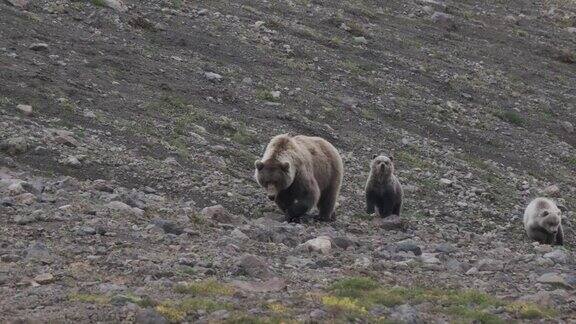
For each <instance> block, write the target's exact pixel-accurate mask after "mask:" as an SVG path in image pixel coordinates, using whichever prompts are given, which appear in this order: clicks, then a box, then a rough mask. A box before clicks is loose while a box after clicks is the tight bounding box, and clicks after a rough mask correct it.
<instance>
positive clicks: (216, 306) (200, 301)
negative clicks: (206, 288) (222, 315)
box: [154, 298, 231, 322]
mask: <svg viewBox="0 0 576 324" xmlns="http://www.w3.org/2000/svg"><path fill="white" fill-rule="evenodd" d="M230 308H231V306H230V305H229V304H226V303H220V302H217V301H214V300H211V299H206V298H186V299H183V300H180V301H178V302H175V301H164V302H162V303H160V304H158V305H157V306H156V307H155V308H154V309H155V310H156V312H158V314H160V315H162V316H164V317H166V319H168V320H169V321H171V322H181V321H183V320H184V319H185V318H186V316H188V315H191V314H193V313H195V312H197V311H199V310H202V311H205V312H209V313H211V312H214V311H217V310H221V309H230Z"/></svg>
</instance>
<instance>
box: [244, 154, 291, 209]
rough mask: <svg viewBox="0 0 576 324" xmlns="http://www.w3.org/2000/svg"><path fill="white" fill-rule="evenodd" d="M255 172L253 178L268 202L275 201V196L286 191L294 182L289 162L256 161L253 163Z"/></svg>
mask: <svg viewBox="0 0 576 324" xmlns="http://www.w3.org/2000/svg"><path fill="white" fill-rule="evenodd" d="M254 166H255V167H256V172H255V174H254V177H255V178H256V181H257V182H258V184H259V185H260V186H262V188H264V189H266V194H267V195H268V198H269V199H270V200H274V199H276V195H278V193H279V192H280V191H282V190H285V189H287V188H288V187H290V186H291V185H292V182H293V181H294V174H295V172H294V168H293V166H292V165H291V164H290V162H286V161H276V160H272V159H270V160H266V161H261V160H257V161H256V162H254Z"/></svg>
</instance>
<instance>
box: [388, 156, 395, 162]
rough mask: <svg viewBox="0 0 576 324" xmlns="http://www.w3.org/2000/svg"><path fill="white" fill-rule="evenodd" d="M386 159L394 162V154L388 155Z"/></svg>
mask: <svg viewBox="0 0 576 324" xmlns="http://www.w3.org/2000/svg"><path fill="white" fill-rule="evenodd" d="M388 158H389V159H390V161H392V162H394V154H390V156H389V157H388Z"/></svg>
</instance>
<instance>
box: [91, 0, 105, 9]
mask: <svg viewBox="0 0 576 324" xmlns="http://www.w3.org/2000/svg"><path fill="white" fill-rule="evenodd" d="M91 2H92V4H93V5H95V6H96V7H105V6H106V3H105V2H104V0H92V1H91Z"/></svg>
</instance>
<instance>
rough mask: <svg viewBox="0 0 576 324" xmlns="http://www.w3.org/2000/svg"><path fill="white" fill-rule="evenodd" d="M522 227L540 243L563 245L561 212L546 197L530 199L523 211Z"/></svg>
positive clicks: (531, 237)
mask: <svg viewBox="0 0 576 324" xmlns="http://www.w3.org/2000/svg"><path fill="white" fill-rule="evenodd" d="M524 229H525V230H526V234H528V237H529V238H530V239H532V240H534V241H538V242H540V243H541V244H550V245H564V231H563V230H562V212H561V210H560V208H558V206H556V203H554V201H552V200H550V199H548V198H542V197H540V198H536V199H534V200H532V201H531V202H530V203H529V204H528V206H527V207H526V210H525V211H524Z"/></svg>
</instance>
